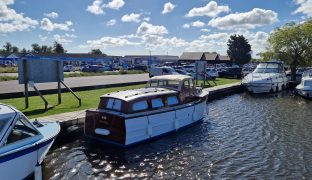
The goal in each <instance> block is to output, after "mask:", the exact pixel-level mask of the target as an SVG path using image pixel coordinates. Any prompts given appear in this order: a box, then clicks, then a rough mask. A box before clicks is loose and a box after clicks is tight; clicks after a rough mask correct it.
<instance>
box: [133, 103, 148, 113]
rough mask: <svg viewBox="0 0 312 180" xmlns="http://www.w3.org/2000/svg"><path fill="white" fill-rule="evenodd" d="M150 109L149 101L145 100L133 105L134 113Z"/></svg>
mask: <svg viewBox="0 0 312 180" xmlns="http://www.w3.org/2000/svg"><path fill="white" fill-rule="evenodd" d="M147 108H148V104H147V101H146V100H144V101H138V102H136V103H134V104H133V105H132V110H133V111H143V110H145V109H147Z"/></svg>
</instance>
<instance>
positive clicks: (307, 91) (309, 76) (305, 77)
mask: <svg viewBox="0 0 312 180" xmlns="http://www.w3.org/2000/svg"><path fill="white" fill-rule="evenodd" d="M296 92H297V93H298V94H299V95H300V96H303V97H307V98H312V69H311V70H308V71H305V72H303V74H302V79H301V83H300V84H299V85H298V86H297V87H296Z"/></svg>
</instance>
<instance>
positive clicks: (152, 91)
mask: <svg viewBox="0 0 312 180" xmlns="http://www.w3.org/2000/svg"><path fill="white" fill-rule="evenodd" d="M175 93H177V91H174V90H170V89H166V88H154V87H149V88H140V89H132V90H126V91H118V92H114V93H109V94H105V95H102V96H101V98H104V97H105V98H116V99H121V100H124V101H132V100H135V99H138V98H144V97H149V96H156V95H166V94H175Z"/></svg>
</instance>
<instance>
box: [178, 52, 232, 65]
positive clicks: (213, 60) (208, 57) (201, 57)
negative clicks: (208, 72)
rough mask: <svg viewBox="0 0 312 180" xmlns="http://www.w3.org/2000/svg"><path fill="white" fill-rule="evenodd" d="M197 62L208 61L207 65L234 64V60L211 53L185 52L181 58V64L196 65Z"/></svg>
mask: <svg viewBox="0 0 312 180" xmlns="http://www.w3.org/2000/svg"><path fill="white" fill-rule="evenodd" d="M196 61H207V64H212V65H214V64H228V65H231V64H232V60H231V58H230V57H229V56H227V55H220V54H217V53H209V52H183V53H182V55H181V56H180V58H179V63H195V62H196Z"/></svg>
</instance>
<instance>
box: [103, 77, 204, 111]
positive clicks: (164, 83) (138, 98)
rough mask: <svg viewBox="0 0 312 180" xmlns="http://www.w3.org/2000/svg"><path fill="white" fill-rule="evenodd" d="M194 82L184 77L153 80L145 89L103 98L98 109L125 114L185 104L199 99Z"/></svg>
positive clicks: (154, 78) (108, 95) (156, 78)
mask: <svg viewBox="0 0 312 180" xmlns="http://www.w3.org/2000/svg"><path fill="white" fill-rule="evenodd" d="M195 93H196V87H195V84H194V80H193V79H192V78H191V77H189V76H184V75H177V76H176V75H167V76H157V77H153V78H151V79H150V80H149V81H148V82H147V84H146V87H145V88H141V89H135V90H127V91H120V92H115V93H111V94H106V95H103V96H101V98H100V99H101V100H100V104H99V106H98V109H100V110H110V111H116V112H120V113H125V114H131V113H137V112H142V111H150V110H155V109H161V108H167V107H173V106H178V105H181V104H185V103H188V102H191V101H194V100H196V99H198V97H196V96H195Z"/></svg>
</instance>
